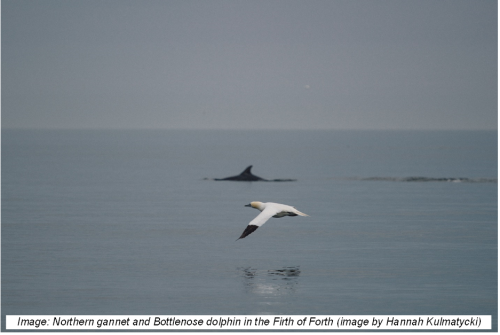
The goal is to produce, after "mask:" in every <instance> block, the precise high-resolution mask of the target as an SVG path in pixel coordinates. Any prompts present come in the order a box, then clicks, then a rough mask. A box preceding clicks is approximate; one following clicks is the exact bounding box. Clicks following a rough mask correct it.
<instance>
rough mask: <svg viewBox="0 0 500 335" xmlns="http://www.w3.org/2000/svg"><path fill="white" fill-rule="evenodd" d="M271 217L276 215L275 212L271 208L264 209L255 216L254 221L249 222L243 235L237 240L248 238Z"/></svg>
mask: <svg viewBox="0 0 500 335" xmlns="http://www.w3.org/2000/svg"><path fill="white" fill-rule="evenodd" d="M273 215H276V210H275V209H273V208H266V209H264V210H263V211H262V212H261V213H260V214H259V215H257V216H256V217H255V219H253V220H252V221H250V223H249V224H248V226H247V227H246V228H245V230H244V231H243V234H241V236H240V237H239V238H238V240H239V239H240V238H245V237H246V236H248V235H250V234H251V233H253V232H254V231H255V230H256V229H257V228H259V227H260V226H262V225H263V224H264V223H266V222H267V220H269V219H270V218H271V217H272V216H273ZM236 241H237V240H236Z"/></svg>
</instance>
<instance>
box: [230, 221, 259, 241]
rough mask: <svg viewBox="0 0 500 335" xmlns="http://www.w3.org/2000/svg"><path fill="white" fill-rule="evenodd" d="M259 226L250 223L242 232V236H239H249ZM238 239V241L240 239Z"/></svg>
mask: <svg viewBox="0 0 500 335" xmlns="http://www.w3.org/2000/svg"><path fill="white" fill-rule="evenodd" d="M257 228H259V226H255V225H248V226H247V227H246V228H245V230H244V231H243V234H241V236H240V237H239V238H238V240H239V239H241V238H245V237H247V236H248V235H250V234H251V233H253V232H254V231H255V230H256V229H257ZM238 240H236V241H238Z"/></svg>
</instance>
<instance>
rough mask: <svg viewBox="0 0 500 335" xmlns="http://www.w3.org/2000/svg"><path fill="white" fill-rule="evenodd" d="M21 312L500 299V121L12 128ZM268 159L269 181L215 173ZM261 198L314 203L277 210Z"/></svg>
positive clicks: (469, 308)
mask: <svg viewBox="0 0 500 335" xmlns="http://www.w3.org/2000/svg"><path fill="white" fill-rule="evenodd" d="M1 148H2V157H1V158H2V159H1V163H2V164H1V168H2V169H1V181H2V192H1V196H2V197H1V199H2V211H1V243H2V245H1V311H2V329H3V330H4V331H5V316H6V315H30V314H33V315H70V316H71V315H347V316H348V315H434V314H435V315H492V320H493V321H492V322H493V329H492V330H494V331H496V330H497V324H498V318H497V313H498V309H497V306H498V294H497V292H498V275H497V274H498V258H497V256H498V181H497V176H498V166H497V163H498V139H497V132H496V131H362V130H356V131H355V130H260V131H257V130H104V129H100V130H89V129H85V130H47V129H46V130H37V129H24V130H21V129H3V130H2V134H1ZM250 165H252V166H253V168H252V172H253V173H254V174H255V175H257V176H259V177H262V178H265V179H296V181H289V182H263V181H259V182H237V181H216V180H214V179H215V178H225V177H229V176H234V175H238V174H239V173H241V172H242V171H243V170H244V169H245V168H247V167H248V166H250ZM251 201H262V202H277V203H283V204H287V205H292V206H295V207H296V208H297V209H298V210H299V211H301V212H304V213H306V214H308V215H309V216H308V217H301V216H296V217H284V218H271V219H270V220H269V221H268V222H267V223H266V224H265V225H263V226H262V227H260V228H259V229H257V230H256V231H255V232H254V233H252V234H251V235H249V236H247V237H246V238H244V239H240V240H237V238H238V237H239V236H240V235H241V233H242V232H243V230H244V229H245V227H246V226H247V224H248V223H249V222H250V221H251V220H252V219H253V218H254V217H255V216H257V215H258V214H259V212H258V210H256V209H253V208H248V207H244V205H246V204H248V203H249V202H251Z"/></svg>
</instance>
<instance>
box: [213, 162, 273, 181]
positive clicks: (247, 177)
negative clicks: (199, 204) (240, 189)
mask: <svg viewBox="0 0 500 335" xmlns="http://www.w3.org/2000/svg"><path fill="white" fill-rule="evenodd" d="M251 170H252V165H250V166H249V167H247V168H246V169H245V170H244V171H243V172H242V173H240V174H239V175H237V176H232V177H227V178H222V179H217V178H216V179H215V180H233V181H267V180H266V179H264V178H261V177H259V176H256V175H254V174H253V173H252V171H251Z"/></svg>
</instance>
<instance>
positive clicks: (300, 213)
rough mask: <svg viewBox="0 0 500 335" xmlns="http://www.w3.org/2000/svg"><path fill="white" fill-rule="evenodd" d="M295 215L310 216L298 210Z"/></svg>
mask: <svg viewBox="0 0 500 335" xmlns="http://www.w3.org/2000/svg"><path fill="white" fill-rule="evenodd" d="M295 214H297V215H300V216H309V215H307V214H306V213H302V212H300V211H298V210H295Z"/></svg>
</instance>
